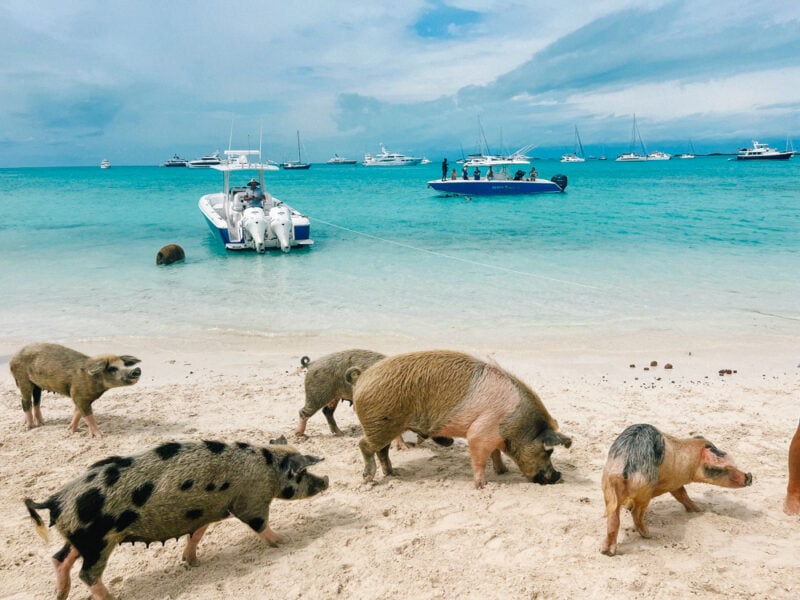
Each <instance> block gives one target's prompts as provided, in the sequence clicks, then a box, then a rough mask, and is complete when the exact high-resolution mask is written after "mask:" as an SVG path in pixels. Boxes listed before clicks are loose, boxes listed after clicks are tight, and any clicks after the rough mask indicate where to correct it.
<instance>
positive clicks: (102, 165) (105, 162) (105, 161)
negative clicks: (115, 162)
mask: <svg viewBox="0 0 800 600" xmlns="http://www.w3.org/2000/svg"><path fill="white" fill-rule="evenodd" d="M110 166H111V161H110V160H108V159H107V158H104V159H103V160H101V161H100V168H101V169H107V168H108V167H110Z"/></svg>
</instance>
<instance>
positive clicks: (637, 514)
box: [631, 499, 650, 538]
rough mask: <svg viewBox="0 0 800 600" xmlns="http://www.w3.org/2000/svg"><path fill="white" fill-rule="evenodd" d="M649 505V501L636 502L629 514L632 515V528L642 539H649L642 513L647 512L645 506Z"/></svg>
mask: <svg viewBox="0 0 800 600" xmlns="http://www.w3.org/2000/svg"><path fill="white" fill-rule="evenodd" d="M649 504H650V500H649V499H647V500H645V501H638V502H635V503H634V505H633V508H632V509H631V514H632V515H633V526H634V527H636V531H638V532H639V535H641V536H642V537H643V538H649V537H650V531H649V530H648V529H647V524H646V523H645V522H644V513H645V511H647V506H648V505H649Z"/></svg>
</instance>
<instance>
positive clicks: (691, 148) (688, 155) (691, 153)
mask: <svg viewBox="0 0 800 600" xmlns="http://www.w3.org/2000/svg"><path fill="white" fill-rule="evenodd" d="M677 158H694V144H692V140H689V152H684V153H682V154H678V155H677Z"/></svg>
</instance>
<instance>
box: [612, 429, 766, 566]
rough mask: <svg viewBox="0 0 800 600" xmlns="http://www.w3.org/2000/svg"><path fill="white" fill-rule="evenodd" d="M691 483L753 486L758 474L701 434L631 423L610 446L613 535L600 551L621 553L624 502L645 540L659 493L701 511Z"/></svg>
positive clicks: (735, 486) (687, 507)
mask: <svg viewBox="0 0 800 600" xmlns="http://www.w3.org/2000/svg"><path fill="white" fill-rule="evenodd" d="M692 482H697V483H710V484H712V485H719V486H722V487H728V488H741V487H745V486H748V485H750V484H751V483H752V482H753V477H752V475H751V474H750V473H744V472H742V471H740V470H739V469H737V468H736V465H735V464H734V463H733V459H732V458H731V456H730V455H729V454H727V453H725V452H723V451H722V450H719V449H718V448H717V447H716V446H714V444H712V443H711V442H709V441H708V440H707V439H705V438H703V437H702V436H696V437H693V438H688V439H678V438H674V437H672V436H670V435H667V434H665V433H661V432H660V431H659V430H658V429H656V428H655V427H653V426H652V425H646V424H639V425H631V426H630V427H628V428H627V429H626V430H625V431H623V432H622V433H621V434H620V435H619V437H617V439H616V440H614V443H613V444H611V449H610V450H609V452H608V460H607V462H606V465H605V468H604V469H603V481H602V486H603V496H604V498H605V504H606V517H607V519H608V522H607V525H608V533H607V535H606V537H605V539H604V540H603V546H602V548H601V552H602V553H603V554H607V555H608V556H613V555H614V554H615V553H616V551H617V534H618V532H619V511H620V508H622V507H623V506H624V507H625V508H627V509H628V510H630V511H631V513H632V515H633V524H634V526H635V527H636V531H638V532H639V534H640V535H641V536H642V537H644V538H648V537H650V534H649V531H648V529H647V525H645V522H644V513H645V511H646V510H647V505H648V504H649V503H650V500H651V499H652V498H654V497H656V496H660V495H661V494H664V493H666V492H669V493H670V494H672V496H673V497H674V498H675V499H676V500H677V501H678V502H680V503H681V504H683V506H685V507H686V510H687V511H689V512H700V511H701V508H700V507H699V506H697V504H695V503H694V502H693V501H692V500H691V499H690V498H689V494H687V493H686V488H685V487H684V486H685V485H686V484H687V483H692Z"/></svg>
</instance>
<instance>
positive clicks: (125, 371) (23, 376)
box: [9, 344, 142, 437]
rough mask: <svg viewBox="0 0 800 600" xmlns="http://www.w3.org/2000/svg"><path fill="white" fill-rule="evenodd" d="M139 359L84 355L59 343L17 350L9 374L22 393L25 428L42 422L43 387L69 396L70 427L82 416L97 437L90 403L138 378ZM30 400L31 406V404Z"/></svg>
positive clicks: (111, 355)
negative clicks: (71, 409)
mask: <svg viewBox="0 0 800 600" xmlns="http://www.w3.org/2000/svg"><path fill="white" fill-rule="evenodd" d="M139 362H141V361H140V360H139V359H138V358H136V357H135V356H127V355H126V356H116V355H113V354H103V355H100V356H86V355H85V354H81V353H80V352H77V351H76V350H72V349H71V348H67V347H65V346H61V345H59V344H31V345H30V346H25V347H24V348H22V349H21V350H20V351H19V352H17V353H16V354H15V355H14V356H13V357H11V361H10V363H9V367H10V368H11V374H12V375H13V376H14V381H16V383H17V387H18V388H19V391H20V393H21V394H22V410H23V411H24V412H25V425H26V427H27V428H28V429H31V428H33V427H36V426H37V425H42V424H43V423H44V419H42V411H41V407H40V403H41V399H42V390H45V391H48V392H55V393H56V394H61V395H62V396H69V397H70V398H72V402H73V403H74V404H75V412H74V414H73V417H72V422H71V423H70V425H69V430H70V431H71V432H73V433H74V432H75V431H77V430H78V423H79V422H80V420H81V417H83V419H84V420H85V421H86V424H87V425H88V426H89V431H90V432H91V434H92V436H93V437H100V429H98V427H97V423H96V421H95V419H94V413H93V412H92V403H93V402H94V401H95V400H97V399H98V398H99V397H100V396H102V395H103V394H104V393H105V392H106V391H108V390H110V389H111V388H115V387H122V386H126V385H133V384H134V383H136V382H137V381H139V377H141V375H142V370H141V369H140V368H139V367H137V366H135V365H136V364H138V363H139ZM31 400H33V406H31Z"/></svg>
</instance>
